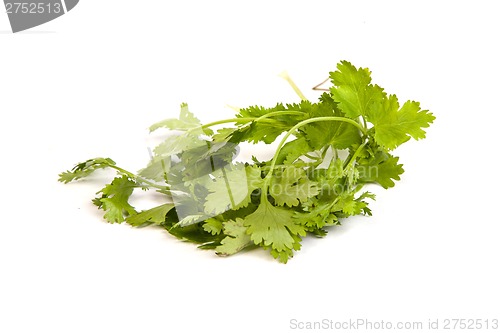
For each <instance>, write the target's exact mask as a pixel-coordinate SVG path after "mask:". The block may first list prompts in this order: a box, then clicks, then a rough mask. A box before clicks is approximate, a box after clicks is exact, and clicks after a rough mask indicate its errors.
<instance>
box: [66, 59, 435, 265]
mask: <svg viewBox="0 0 500 333" xmlns="http://www.w3.org/2000/svg"><path fill="white" fill-rule="evenodd" d="M370 74H371V73H370V71H369V70H368V69H366V68H356V67H354V66H353V65H351V64H350V63H349V62H347V61H342V62H340V63H339V64H338V65H337V70H336V71H335V72H331V73H330V80H331V83H332V86H331V88H330V89H329V91H328V92H325V93H323V95H322V96H321V97H320V98H319V100H318V101H317V102H315V103H312V102H310V101H308V100H306V99H305V98H303V100H302V101H301V102H300V103H298V104H282V103H278V104H276V106H274V107H271V108H266V107H261V106H251V107H248V108H244V109H240V110H239V111H238V112H237V114H236V117H235V118H232V119H226V120H220V121H216V122H213V123H209V124H201V123H200V121H199V120H198V119H197V118H196V117H195V116H194V115H193V114H192V113H191V112H190V111H189V110H188V107H187V105H186V104H182V105H181V111H180V116H179V118H178V119H167V120H164V121H161V122H159V123H156V124H154V125H153V126H151V128H150V129H151V131H155V130H156V129H158V128H167V129H170V130H174V131H175V134H174V135H170V136H168V137H167V138H166V139H165V140H164V141H163V142H162V143H161V144H160V145H159V146H157V147H156V148H155V150H154V156H153V158H152V160H151V161H150V163H149V164H148V165H147V166H146V167H145V168H144V169H142V170H140V171H139V172H138V173H132V172H129V171H127V170H125V169H123V168H121V167H118V166H117V165H116V164H115V162H114V161H113V160H111V159H109V158H95V159H91V160H87V161H85V162H83V163H80V164H77V165H76V166H75V167H74V168H73V169H72V170H70V171H66V172H63V173H61V174H60V175H59V177H60V178H59V181H61V182H64V183H69V182H71V181H74V180H77V179H80V178H84V177H87V176H88V175H90V174H91V173H93V172H94V171H95V170H98V169H103V168H111V169H115V170H116V172H117V176H116V178H114V179H113V181H112V182H111V183H110V184H107V185H106V186H105V187H104V188H103V189H102V190H100V191H99V192H98V193H97V194H98V197H97V198H95V199H94V200H93V203H94V204H95V205H96V206H97V207H98V208H100V209H102V210H103V211H104V212H105V214H104V219H105V220H107V221H108V222H110V223H122V222H126V223H128V224H130V225H132V226H135V227H142V226H147V225H158V226H161V227H163V228H165V229H166V230H167V231H168V232H169V233H171V234H172V235H174V236H176V237H178V238H180V239H182V240H186V241H191V242H195V243H198V244H199V247H200V248H203V249H215V252H216V253H217V254H218V255H221V256H226V255H231V254H234V253H237V252H239V251H241V250H242V249H245V248H249V247H262V248H264V249H266V250H269V251H270V253H271V255H272V256H273V257H274V258H276V259H278V260H279V261H280V262H283V263H286V262H287V261H288V259H289V258H291V257H293V254H294V252H295V251H298V250H299V249H300V247H301V240H302V238H303V237H305V236H306V235H308V234H312V235H315V236H318V237H322V236H324V235H326V233H327V230H326V228H327V227H330V226H334V225H338V224H340V222H341V220H342V219H344V218H346V217H349V216H354V215H360V214H362V215H371V211H370V209H369V208H368V202H367V200H368V199H374V195H373V194H372V193H370V192H367V191H363V188H364V185H365V184H368V183H376V184H379V185H381V186H382V187H384V188H390V187H393V186H394V185H395V184H394V181H396V180H399V179H400V175H401V174H402V173H403V171H404V170H403V167H402V164H400V163H399V161H398V157H396V156H394V155H392V151H393V150H394V149H395V148H397V147H398V146H400V145H401V144H403V143H405V142H406V141H408V140H410V138H414V139H416V140H418V139H422V138H425V134H426V133H425V131H424V129H425V128H427V127H429V125H430V124H431V123H432V122H433V121H434V119H435V117H434V116H433V115H432V113H430V112H429V111H427V110H422V109H421V108H420V105H419V103H418V102H414V101H407V102H405V103H403V104H402V105H401V104H400V102H399V101H398V99H397V97H396V96H395V95H388V94H387V93H386V92H385V91H384V89H383V88H381V87H380V86H378V85H376V84H372V82H371V77H370ZM223 124H233V126H231V127H222V128H220V127H221V125H223ZM214 127H219V128H218V130H217V131H215V132H214V130H213V129H212V128H214ZM276 140H278V142H279V143H278V145H277V149H276V152H275V154H274V156H273V158H272V159H271V160H269V161H259V160H257V159H256V158H255V157H254V158H253V159H252V161H251V162H245V163H243V162H235V161H234V159H235V156H236V155H237V152H238V149H239V148H238V147H239V146H238V145H239V144H240V143H242V142H250V143H259V142H264V143H266V144H270V143H273V142H274V141H276ZM137 189H142V190H153V191H155V192H157V193H160V194H161V195H163V196H164V197H165V203H164V204H162V205H160V206H157V207H152V208H151V209H148V210H143V211H137V210H136V209H135V208H134V207H133V206H132V205H131V204H130V202H129V200H130V198H131V196H132V194H133V192H134V191H135V190H137Z"/></svg>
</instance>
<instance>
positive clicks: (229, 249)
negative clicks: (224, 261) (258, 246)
mask: <svg viewBox="0 0 500 333" xmlns="http://www.w3.org/2000/svg"><path fill="white" fill-rule="evenodd" d="M224 234H225V235H227V236H226V238H224V239H223V240H222V241H221V242H220V243H221V245H219V246H217V247H216V248H215V251H216V253H217V254H218V255H220V256H228V255H231V254H235V253H237V252H239V251H241V250H242V249H244V248H245V247H247V246H250V245H252V241H251V239H250V236H249V235H248V233H247V227H246V226H245V225H244V221H243V220H242V219H240V218H238V219H236V221H233V220H229V221H227V222H224Z"/></svg>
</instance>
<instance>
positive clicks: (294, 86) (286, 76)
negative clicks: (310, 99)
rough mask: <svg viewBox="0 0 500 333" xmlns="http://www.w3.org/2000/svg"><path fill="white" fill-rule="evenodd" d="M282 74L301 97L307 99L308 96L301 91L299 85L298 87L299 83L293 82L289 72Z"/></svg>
mask: <svg viewBox="0 0 500 333" xmlns="http://www.w3.org/2000/svg"><path fill="white" fill-rule="evenodd" d="M280 76H281V77H282V78H283V79H285V81H286V82H288V84H289V85H290V86H291V87H292V89H293V90H294V91H295V93H296V94H297V95H298V96H299V97H300V99H301V100H303V101H306V100H307V98H306V96H305V95H304V94H303V93H302V91H300V89H299V87H297V85H296V84H295V82H293V80H292V79H291V78H290V76H289V75H288V73H287V72H283V73H281V74H280Z"/></svg>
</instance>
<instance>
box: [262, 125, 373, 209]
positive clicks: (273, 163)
mask: <svg viewBox="0 0 500 333" xmlns="http://www.w3.org/2000/svg"><path fill="white" fill-rule="evenodd" d="M321 121H340V122H345V123H348V124H351V125H353V126H356V128H358V129H359V130H360V131H361V132H362V133H363V134H365V129H364V127H363V126H361V125H360V124H359V123H358V122H356V121H355V120H352V119H349V118H345V117H316V118H309V119H306V120H303V121H301V122H299V123H297V124H296V125H295V126H293V127H292V128H291V129H290V130H289V131H288V132H287V133H286V134H285V136H284V137H283V139H281V141H280V143H279V144H278V147H277V148H276V153H275V154H274V157H273V159H272V161H271V166H270V168H269V173H268V174H267V175H266V177H265V178H264V186H263V188H262V200H264V199H267V190H268V188H269V182H270V181H271V177H272V175H273V171H274V168H275V166H276V161H277V159H278V155H279V152H280V151H281V148H283V146H284V145H285V143H286V140H287V139H288V138H289V137H290V135H292V134H293V133H294V132H295V131H296V130H297V129H299V128H300V127H302V126H304V125H307V124H310V123H314V122H321ZM363 146H364V145H363ZM360 148H361V146H360ZM360 148H358V150H360ZM356 153H357V152H356Z"/></svg>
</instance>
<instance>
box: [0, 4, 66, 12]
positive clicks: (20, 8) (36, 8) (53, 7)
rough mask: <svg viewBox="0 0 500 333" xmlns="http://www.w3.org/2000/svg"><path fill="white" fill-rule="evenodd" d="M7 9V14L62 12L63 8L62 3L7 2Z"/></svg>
mask: <svg viewBox="0 0 500 333" xmlns="http://www.w3.org/2000/svg"><path fill="white" fill-rule="evenodd" d="M5 9H7V14H44V13H45V14H51V13H53V14H60V13H61V12H62V10H63V9H62V7H61V4H60V3H44V2H38V3H37V2H7V3H6V4H5Z"/></svg>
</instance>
